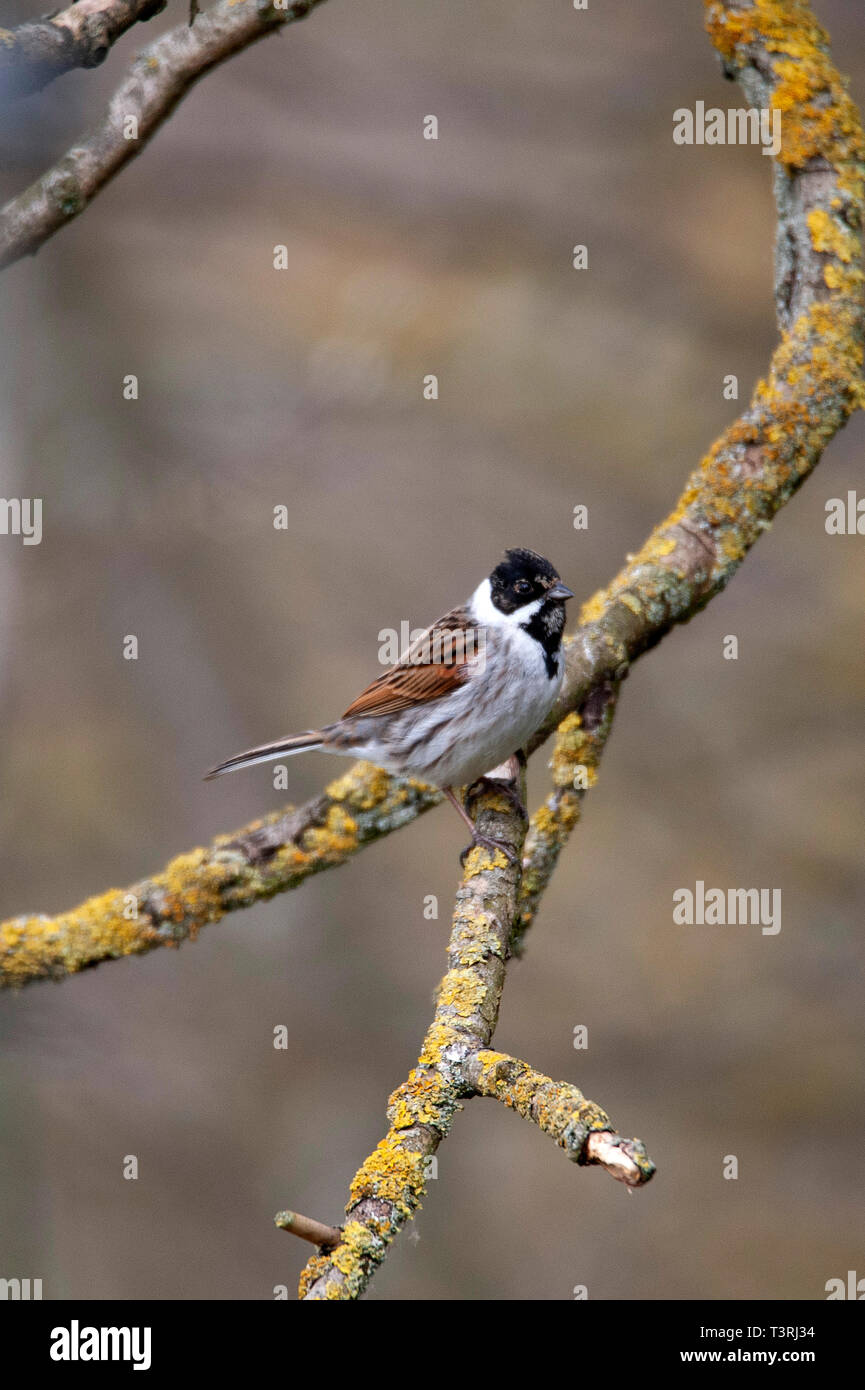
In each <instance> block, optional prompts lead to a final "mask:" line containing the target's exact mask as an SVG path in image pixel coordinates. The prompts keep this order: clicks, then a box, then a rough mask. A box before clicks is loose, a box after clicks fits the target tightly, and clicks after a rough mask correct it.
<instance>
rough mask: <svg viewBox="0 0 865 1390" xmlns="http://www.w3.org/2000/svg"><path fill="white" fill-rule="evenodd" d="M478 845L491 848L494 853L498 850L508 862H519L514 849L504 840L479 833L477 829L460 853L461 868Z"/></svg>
mask: <svg viewBox="0 0 865 1390" xmlns="http://www.w3.org/2000/svg"><path fill="white" fill-rule="evenodd" d="M478 845H483V847H484V849H489V850H492V852H493V853H494V854H495V852H496V850H498V851H499V853H500V854H503V855H504V856H505V859H507V861H508V863H509V864H519V862H520V859H519V855H517V854H514V851H513V850H512V849H511V847H510V845H508V844H506V843H505V841H504V840H496V839H494V838H493V836H492V835H479V834H478V833H477V831H475V833H474V834H473V835H472V842H471V844H470V845H466V847H465V849H464V850H463V852H462V854H461V855H460V863H461V864H462V866H463V868H465V866H466V860H467V859H468V857H469V855H470V854H471V852H472V850H473V849H475V848H476V847H477V846H478Z"/></svg>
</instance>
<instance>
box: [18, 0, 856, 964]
mask: <svg viewBox="0 0 865 1390" xmlns="http://www.w3.org/2000/svg"><path fill="white" fill-rule="evenodd" d="M707 16H708V23H709V32H710V34H711V36H712V39H713V41H714V43H715V45H716V47H717V48H718V50H719V52H720V54H721V56H722V58H723V61H724V63H725V67H726V69H727V71H729V72H732V73H737V74H739V75H740V76H741V79H742V82H743V84H744V86H745V87H746V90H747V91H748V92H749V94H750V95H749V99H750V100H752V101H762V102H765V103H766V104H767V105H768V104H771V105H773V106H776V107H777V109H779V110H780V111H781V112H782V118H783V119H782V146H781V151H780V155H779V158H778V161H777V167H776V172H775V192H776V200H777V204H778V215H779V227H778V238H777V244H778V254H777V265H776V283H777V291H778V318H779V327H780V330H781V341H780V343H779V346H778V348H777V349H776V352H775V354H774V357H773V359H772V363H771V365H770V370H769V373H768V376H767V379H766V380H765V381H761V382H760V383H758V386H757V389H756V391H755V393H754V398H753V400H752V402H751V404H750V406H749V407H748V409H747V410H746V412H745V413H744V415H743V416H742V417H741V418H740V419H739V420H737V421H736V422H735V424H733V425H732V426H731V427H730V428H729V429H728V430H727V431H726V432H725V434H724V435H722V437H721V439H720V440H718V442H717V443H716V444H715V445H714V446H713V448H712V449H711V450H710V452H709V453H708V455H707V456H706V457H705V458H704V459H703V461H702V462H701V464H700V465H699V467H698V468H697V469H696V470H695V472H694V473H693V474H692V475H691V477H690V479H689V480H688V483H687V486H686V488H685V491H684V492H683V494H682V496H681V497H680V499H679V501H678V503H677V505H676V507H675V509H674V510H673V512H672V513H671V514H670V516H668V517H667V518H666V519H665V520H664V521H662V522H661V524H660V525H659V526H658V527H657V528H656V529H655V530H654V531H653V532H652V534H651V536H650V537H649V538H648V540H647V541H646V542H645V544H644V545H643V547H642V548H641V550H640V551H639V552H638V554H636V555H635V556H634V557H633V558H632V559H630V560H629V561H628V563H627V564H626V566H625V567H624V568H623V569H622V570H621V572H620V573H619V574H618V575H617V576H616V578H615V579H614V580H613V582H612V583H611V584H610V585H609V587H608V588H606V589H604V590H602V591H600V592H599V593H598V594H596V595H595V596H594V597H593V598H592V599H590V601H589V602H588V603H587V604H586V605H584V607H583V610H582V614H581V622H580V626H579V627H578V629H577V631H576V632H575V633H574V634H573V635H572V636H570V637H569V638H568V639H567V642H566V647H567V659H566V675H565V682H564V686H563V690H562V695H561V698H560V699H559V701H558V703H557V706H556V708H555V709H554V711H553V712H552V714H551V715H550V717H549V719H548V720H547V722H546V724H545V725H544V727H543V728H542V729H541V730H539V731H538V734H537V735H536V736H535V738H534V739H533V740H532V744H531V748H532V749H534V748H537V747H539V746H540V745H541V744H542V743H543V742H544V740H545V739H546V738H547V737H548V736H549V734H550V733H552V732H553V730H555V729H556V728H557V727H558V726H559V725H562V721H563V720H565V718H566V716H568V715H569V714H573V713H574V712H576V711H578V710H581V709H582V710H584V711H585V710H586V709H591V708H592V707H593V706H592V703H591V701H592V699H602V698H603V692H604V690H605V689H606V687H607V686H608V685H610V686H612V687H615V686H617V684H618V682H620V681H621V680H622V679H623V677H624V676H625V675H626V674H627V671H628V667H629V664H630V662H631V661H633V660H634V659H635V658H637V657H638V656H639V655H640V654H641V653H642V652H645V651H646V650H647V649H649V648H650V647H652V646H654V645H655V643H657V642H658V641H659V640H660V639H661V637H663V635H664V633H666V632H667V631H668V630H669V628H670V627H671V626H672V625H673V624H674V623H678V622H684V621H686V620H687V619H688V618H690V617H692V616H693V615H694V614H695V613H697V612H698V611H699V610H700V609H701V608H702V607H703V606H704V605H705V604H706V603H707V602H708V601H709V599H710V598H711V597H712V596H713V594H715V593H717V592H718V591H719V590H720V589H722V588H723V587H724V585H725V584H726V583H727V582H728V581H729V579H730V577H731V576H732V574H733V573H734V572H735V570H736V568H737V567H738V565H739V564H740V563H741V561H742V559H743V558H744V556H745V555H746V554H747V552H748V550H749V548H750V547H751V545H753V544H754V542H755V540H756V539H757V538H758V536H760V535H761V534H762V533H763V532H764V531H765V530H766V529H767V528H768V527H769V525H770V524H771V520H772V517H773V516H774V515H775V513H776V512H777V511H778V509H779V508H780V507H781V506H783V505H784V503H785V502H786V501H787V500H788V499H789V498H790V497H791V496H792V494H793V493H794V492H795V490H796V488H797V487H799V486H800V484H801V483H802V481H803V480H804V478H805V477H806V476H807V475H808V473H809V472H810V471H811V470H812V469H813V467H814V466H815V464H816V463H817V461H818V459H819V456H820V453H821V451H822V449H823V448H824V447H825V445H826V443H827V442H828V441H829V439H831V437H832V436H833V434H834V433H835V432H836V431H837V430H838V429H840V428H841V426H842V425H843V424H844V423H845V421H846V420H847V418H848V416H849V415H850V413H851V411H853V410H854V409H856V408H857V407H858V406H859V405H861V404H862V402H863V400H865V390H863V380H862V340H863V270H862V230H861V229H862V215H863V177H865V142H863V136H862V129H861V125H860V122H859V119H858V115H857V112H856V108H855V106H854V105H853V103H852V101H851V100H850V97H849V95H848V93H847V90H846V87H845V85H844V82H843V80H842V78H841V77H840V76H839V74H838V72H837V71H836V69H835V67H834V66H833V64H832V62H831V59H830V57H829V52H828V43H827V40H826V37H825V35H824V34H823V32H822V30H821V29H820V28H819V26H818V25H817V24H816V22H815V20H814V18H813V16H812V15H811V12H810V9H809V7H808V5H807V4H805V3H804V0H785V3H783V4H781V3H775V0H760V3H759V4H754V5H750V6H744V5H739V6H736V7H734V6H732V5H728V6H724V5H722V4H720V3H717V0H711V2H710V3H709V4H708V6H707ZM200 23H203V21H196V26H195V29H196V31H197V30H198V28H199V24H200ZM593 692H598V693H597V694H596V695H593ZM579 727H580V726H576V725H575V724H574V722H573V721H571V723H570V724H568V723H565V724H564V725H562V732H561V739H560V743H559V745H558V746H557V753H556V759H557V760H558V767H559V771H558V772H556V773H555V774H554V775H555V777H556V778H558V777H559V775H561V776H562V777H566V776H567V775H569V774H570V775H572V769H570V768H569V765H568V758H567V756H565V757H564V761H562V754H561V752H560V750H561V749H565V750H567V747H568V740H573V739H574V738H576V740H577V744H578V748H577V751H578V752H580V757H577V758H576V759H575V762H579V761H580V759H581V758H582V761H583V762H584V763H585V764H586V766H587V767H589V768H590V770H591V769H592V767H593V762H592V759H593V758H594V757H595V754H596V752H597V751H598V750H597V749H595V748H593V746H592V743H593V741H592V740H589V744H588V746H587V747H585V748H582V747H581V746H582V744H583V740H584V739H585V737H586V730H585V728H583V729H582V732H580V731H579ZM600 727H601V729H602V731H603V729H604V728H605V727H606V726H605V725H604V724H603V721H602V725H601V726H600ZM594 742H597V739H595V740H594ZM583 754H584V755H585V756H583ZM340 780H341V783H343V784H345V783H347V782H348V783H350V784H351V785H352V786H353V787H354V788H355V791H354V792H353V793H352V795H351V797H349V798H348V803H347V804H346V806H345V808H344V809H345V810H346V812H347V815H348V818H349V819H350V820H354V819H356V812H357V811H364V806H363V803H364V802H365V801H366V800H367V798H371V800H370V804H369V806H368V807H366V813H365V814H362V815H361V816H360V819H359V820H358V833H357V838H356V840H355V839H354V837H353V835H352V834H349V835H348V836H345V835H343V834H342V833H341V832H340V833H337V834H336V835H335V837H333V836H328V835H327V834H324V833H322V834H321V835H319V836H318V837H315V836H308V835H307V836H300V837H299V839H300V846H298V845H297V844H296V843H295V842H294V841H291V840H290V839H285V840H284V841H283V842H282V843H281V844H278V845H277V844H276V843H275V841H276V839H277V838H278V835H279V833H280V825H282V826H286V827H293V826H294V825H295V817H299V818H300V823H305V818H306V817H307V816H308V815H309V814H310V807H312V808H314V807H315V806H316V804H317V803H316V802H313V803H310V807H307V808H303V809H302V810H301V811H299V812H293V813H289V814H285V815H283V816H274V817H270V818H268V820H267V822H266V823H265V824H266V825H267V827H268V834H269V836H270V839H271V841H272V842H273V843H272V845H271V849H270V851H269V853H270V856H271V860H272V862H271V863H269V864H268V866H267V869H266V872H261V868H262V866H260V865H249V864H247V865H244V863H243V862H242V861H241V859H238V858H235V860H234V862H233V864H231V865H227V866H226V865H222V866H220V865H219V856H218V850H219V848H220V844H221V843H222V842H217V844H216V845H215V846H211V847H210V849H209V850H207V849H199V850H194V851H193V852H192V853H191V854H188V855H183V856H181V857H180V858H179V859H178V860H175V861H174V863H173V864H172V865H170V866H169V868H168V869H167V870H166V871H165V872H164V873H163V874H160V875H158V876H157V878H156V879H155V880H152V881H151V882H155V883H156V884H157V885H158V886H159V890H160V892H162V891H163V890H165V900H164V901H165V906H166V909H167V914H168V915H167V916H165V917H163V916H162V915H161V912H160V910H157V911H156V912H155V915H151V913H150V911H147V912H146V913H145V914H143V915H140V916H139V920H138V922H130V921H128V920H127V919H125V918H124V917H123V915H122V909H121V900H122V899H123V897H124V896H125V895H123V894H122V893H119V892H115V893H109V894H106V895H102V896H101V897H99V898H95V899H91V900H90V901H89V902H88V903H85V904H84V905H83V906H82V907H81V908H78V909H76V910H74V911H73V912H71V913H64V914H63V915H61V916H60V917H56V918H44V917H23V918H17V919H13V921H11V922H6V923H4V924H3V925H2V926H0V983H4V984H10V983H14V984H22V983H25V982H26V981H28V980H31V979H39V978H44V977H46V976H53V977H55V978H58V977H60V976H62V975H63V974H66V973H71V972H73V971H75V970H78V969H81V968H83V966H85V965H93V964H96V963H98V962H99V961H100V960H107V959H110V958H112V957H114V956H119V955H126V954H130V953H139V952H142V951H146V950H149V949H151V948H152V947H154V946H157V945H165V944H176V943H177V942H178V941H179V940H182V939H184V938H185V937H191V936H194V935H195V933H196V932H197V930H198V929H199V928H200V927H202V926H204V925H206V924H207V923H208V922H213V921H216V920H218V918H219V917H221V916H222V915H223V913H224V912H227V911H230V910H232V909H233V908H235V907H243V906H247V905H248V904H249V903H252V902H255V901H256V900H257V899H258V898H260V897H268V896H270V895H272V894H273V893H276V892H280V891H282V890H283V889H286V888H292V887H294V886H296V884H297V883H299V882H301V881H302V879H303V878H305V877H306V876H307V875H308V874H309V873H312V872H317V871H319V870H320V869H324V868H329V867H331V865H333V864H337V863H342V862H343V861H344V859H345V857H346V856H347V855H348V854H350V853H352V852H353V851H354V850H355V849H357V848H360V847H361V846H362V845H363V844H366V843H369V841H370V840H371V839H375V838H378V836H379V835H382V834H387V833H389V831H390V830H391V829H395V828H397V827H398V826H399V825H402V824H404V823H405V822H406V821H408V820H411V819H412V818H413V817H414V816H415V815H417V814H419V813H420V812H421V811H423V810H426V809H427V808H428V807H429V806H430V805H432V804H433V803H434V802H435V801H436V800H437V799H438V798H437V795H436V794H435V793H433V792H431V791H430V790H429V789H419V788H417V787H412V786H410V785H408V784H402V783H399V782H396V781H394V782H389V780H388V779H387V778H385V777H384V774H381V773H378V774H376V773H374V772H372V771H371V770H370V769H369V768H368V767H365V766H364V765H359V766H358V767H357V768H355V769H353V770H352V771H351V772H350V773H349V774H348V776H347V778H345V779H340ZM336 785H339V784H336ZM556 787H557V790H558V792H559V793H562V794H560V795H556V794H555V793H554V804H553V806H552V808H550V807H549V804H548V805H547V807H544V808H541V811H540V812H539V813H538V814H537V815H536V817H535V818H534V819H533V825H532V830H531V832H530V835H529V839H528V841H527V844H526V851H525V853H526V860H527V864H526V882H525V889H524V895H523V902H522V903H521V909H520V915H519V920H518V924H517V928H516V931H517V936H518V937H519V936H521V935H522V933H523V932H524V930H525V927H526V926H527V925H528V923H529V921H530V920H531V919H532V917H533V916H534V914H535V912H536V908H537V901H538V897H539V893H540V891H542V889H543V885H544V883H545V881H546V877H548V875H549V871H550V870H551V868H552V863H553V862H554V858H553V856H554V854H555V853H557V849H558V848H560V846H561V843H562V842H563V841H562V837H563V835H566V834H567V832H568V829H569V828H570V827H569V825H568V822H571V823H573V820H574V818H575V811H576V809H577V802H578V798H577V799H576V800H575V799H573V798H571V797H570V796H569V795H565V794H564V793H565V792H566V791H567V788H565V787H564V786H562V785H560V784H559V782H558V781H556ZM331 792H332V788H329V789H328V792H327V793H325V798H324V803H323V804H324V805H325V806H327V805H328V804H329V797H330V793H331ZM340 804H341V803H340V802H339V799H338V798H337V804H336V805H335V806H334V807H333V808H332V809H333V812H334V814H335V815H336V816H337V821H339V816H338V810H339V806H340ZM379 809H380V811H381V814H379ZM391 811H394V812H395V813H396V814H394V815H391ZM323 814H324V813H323ZM370 825H373V826H375V833H372V834H370V833H367V827H368V826H370ZM326 828H327V817H326V815H325V824H324V825H323V826H322V830H326ZM225 838H226V839H229V838H232V837H225ZM233 838H234V839H237V840H240V839H242V838H243V835H242V834H241V835H239V836H235V837H233ZM299 847H300V848H302V850H303V854H304V856H305V857H304V860H303V864H302V865H301V864H300V863H299V862H298V860H297V858H296V852H297V850H298V848H299ZM215 852H217V853H216V857H214V855H215ZM232 873H235V874H236V878H235V879H234V880H232ZM140 888H141V885H138V886H137V887H136V888H134V889H132V890H130V892H131V893H132V894H133V895H135V896H138V897H141V899H142V901H151V899H150V894H149V892H148V891H146V890H145V891H144V892H143V893H141V892H139V889H140ZM157 901H161V900H159V899H157Z"/></svg>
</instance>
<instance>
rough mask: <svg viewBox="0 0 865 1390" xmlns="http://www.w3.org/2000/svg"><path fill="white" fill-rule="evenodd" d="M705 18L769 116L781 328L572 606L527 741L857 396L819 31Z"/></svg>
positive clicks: (714, 553)
mask: <svg viewBox="0 0 865 1390" xmlns="http://www.w3.org/2000/svg"><path fill="white" fill-rule="evenodd" d="M706 22H707V28H708V32H709V35H710V37H711V39H712V42H713V43H714V45H715V47H716V48H717V50H718V52H719V54H720V55H721V58H722V60H723V63H724V67H725V71H726V72H727V73H728V75H730V76H735V77H738V79H739V80H740V82H741V84H742V87H743V89H744V91H745V94H746V96H747V98H748V101H749V102H750V103H751V104H752V105H754V106H758V107H766V108H769V107H771V108H772V109H773V110H777V111H779V112H780V113H781V137H782V138H781V149H780V152H779V155H778V158H777V159H776V160H775V162H774V168H775V174H774V177H775V201H776V205H777V210H778V229H777V235H776V256H775V292H776V296H775V297H776V306H777V317H778V327H779V329H780V333H781V339H780V342H779V344H778V347H777V348H776V350H775V353H774V355H773V357H772V360H771V363H770V365H769V371H768V374H767V377H766V379H765V380H763V381H759V382H758V383H757V387H756V390H755V392H754V395H753V398H752V400H751V403H750V405H749V407H748V409H747V410H746V411H745V413H744V414H743V415H742V416H741V417H740V418H739V419H738V420H737V421H736V422H735V423H734V424H733V425H731V426H730V427H729V429H727V430H726V431H725V432H724V434H722V435H721V438H720V439H718V440H717V441H716V443H715V444H714V445H713V446H712V448H711V449H710V451H709V453H708V454H707V455H706V457H705V458H704V459H703V460H702V462H701V463H700V465H699V467H698V468H697V469H696V470H695V471H694V472H693V473H692V474H691V476H690V478H689V479H688V482H687V484H686V487H685V490H684V492H683V493H682V495H681V497H680V498H679V500H678V502H677V503H676V506H675V508H674V509H673V511H672V512H671V513H670V515H669V516H668V517H666V518H665V519H664V520H663V521H662V522H661V523H660V525H659V526H657V527H656V528H655V530H654V531H653V532H652V534H651V535H650V536H649V538H648V540H647V541H646V542H645V544H644V545H643V546H642V548H641V549H640V550H639V552H638V553H637V554H636V555H634V556H633V557H632V558H630V559H629V561H628V563H627V565H626V566H625V567H624V569H622V570H621V571H620V573H619V574H618V575H617V576H616V578H615V579H614V580H613V582H612V584H610V585H609V586H608V588H606V589H602V590H601V591H600V592H599V593H597V594H595V596H594V597H593V598H592V599H590V600H589V602H588V603H587V604H585V605H584V607H583V609H582V612H581V615H580V619H581V625H580V629H579V631H578V633H577V634H576V636H575V637H574V639H573V640H572V641H571V642H570V643H569V647H568V663H567V674H566V678H565V683H564V686H563V689H562V693H561V697H560V700H559V703H558V706H557V708H556V709H555V710H554V711H553V713H552V714H551V716H550V719H549V720H548V723H547V726H546V729H545V730H544V731H542V733H541V735H540V737H544V736H545V735H546V733H549V732H551V731H552V729H553V728H555V727H556V724H557V723H558V721H559V720H561V719H562V718H563V717H564V715H565V714H567V713H568V712H569V711H570V710H572V709H575V708H576V707H577V706H578V705H579V703H580V701H581V700H582V699H583V698H584V697H585V696H586V695H587V694H588V692H589V691H590V690H592V689H593V688H594V687H596V686H597V685H598V684H599V683H600V681H602V680H615V679H620V678H621V677H622V676H623V675H624V673H625V672H626V671H627V668H628V664H629V663H630V662H631V661H633V660H634V658H635V657H637V656H639V655H640V654H641V653H642V652H644V651H646V650H647V649H648V648H649V647H652V646H654V645H655V643H656V642H658V641H659V640H660V639H661V637H663V636H664V634H665V633H666V632H667V631H668V630H669V629H670V627H672V626H673V625H674V624H675V623H680V622H687V621H688V619H689V618H691V617H693V616H694V614H695V613H697V612H698V611H699V610H700V609H701V608H703V607H704V606H705V604H706V603H708V601H709V599H711V598H712V596H713V595H714V594H716V593H718V592H719V591H720V590H721V589H723V588H724V586H725V585H726V584H727V583H728V582H729V580H730V578H731V577H732V575H733V574H734V573H735V571H736V569H737V568H738V566H739V565H740V564H741V562H742V560H743V559H744V557H745V555H746V554H747V553H748V551H749V549H750V548H751V546H752V545H753V544H754V542H755V541H756V540H757V539H758V537H759V536H761V535H762V534H763V532H764V531H766V530H767V529H768V527H769V526H770V525H771V522H772V518H773V517H774V516H775V514H776V512H778V511H779V510H780V508H781V507H783V506H784V504H785V502H788V501H789V499H790V498H791V497H792V495H793V493H794V492H795V491H796V489H797V488H798V487H800V486H801V484H802V483H803V482H804V480H805V478H807V476H808V474H809V473H810V472H811V471H812V469H813V468H814V467H815V465H816V464H817V462H818V461H819V459H820V455H821V454H822V452H823V450H824V448H825V447H826V445H827V444H828V442H829V440H830V439H831V438H832V437H833V435H835V434H836V433H837V432H838V430H839V429H841V427H842V426H843V425H844V424H845V423H846V422H847V420H848V419H849V417H850V415H851V414H852V412H853V411H854V410H857V409H858V408H860V407H861V406H862V405H863V404H865V383H863V376H862V345H863V327H865V316H863V267H862V224H863V179H865V140H863V134H862V125H861V121H860V118H859V113H858V111H857V109H856V107H855V105H854V103H853V101H852V100H851V98H850V95H849V93H848V91H847V86H846V83H845V81H844V79H843V78H842V77H841V75H840V74H839V73H838V71H837V69H836V68H835V66H834V64H833V62H832V59H831V56H830V52H829V41H828V38H827V36H826V34H825V33H824V31H823V30H822V29H821V28H820V26H819V24H818V23H817V21H816V20H815V18H814V16H813V14H812V13H811V9H810V6H809V5H808V4H807V2H806V0H755V3H744V0H743V2H742V3H738V4H723V3H721V0H706Z"/></svg>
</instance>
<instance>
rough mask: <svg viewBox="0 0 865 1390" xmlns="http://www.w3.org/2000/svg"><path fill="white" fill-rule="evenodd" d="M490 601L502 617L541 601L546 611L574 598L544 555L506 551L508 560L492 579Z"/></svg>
mask: <svg viewBox="0 0 865 1390" xmlns="http://www.w3.org/2000/svg"><path fill="white" fill-rule="evenodd" d="M490 598H491V599H492V602H493V604H494V606H495V607H496V608H497V609H498V610H499V612H500V613H505V614H509V613H516V612H517V610H518V609H520V608H525V607H526V605H527V604H530V603H535V602H536V601H537V600H538V599H543V600H544V603H543V607H544V608H545V609H546V608H548V607H552V606H553V605H555V606H561V605H563V604H564V601H565V599H568V598H573V594H572V593H571V590H570V589H568V588H566V587H565V585H564V584H563V583H562V581H561V580H560V579H559V576H558V574H557V573H556V571H555V570H554V568H553V566H552V565H551V564H550V562H549V560H545V559H544V557H543V555H536V554H535V552H534V551H533V550H506V551H505V558H504V559H503V560H502V561H501V563H500V564H498V565H496V567H495V569H494V570H493V572H492V574H491V575H490ZM562 614H563V615H564V608H562Z"/></svg>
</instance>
